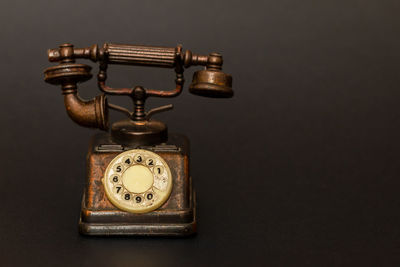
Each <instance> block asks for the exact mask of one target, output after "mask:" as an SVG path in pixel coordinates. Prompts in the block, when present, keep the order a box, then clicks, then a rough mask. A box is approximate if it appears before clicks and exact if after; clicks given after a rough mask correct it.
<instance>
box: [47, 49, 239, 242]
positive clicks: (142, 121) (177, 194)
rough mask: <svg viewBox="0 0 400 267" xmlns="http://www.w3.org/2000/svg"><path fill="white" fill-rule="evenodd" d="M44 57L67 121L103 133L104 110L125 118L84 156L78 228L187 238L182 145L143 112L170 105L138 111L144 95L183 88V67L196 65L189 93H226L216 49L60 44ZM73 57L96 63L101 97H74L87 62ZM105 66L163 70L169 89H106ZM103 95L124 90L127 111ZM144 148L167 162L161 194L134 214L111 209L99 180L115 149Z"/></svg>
mask: <svg viewBox="0 0 400 267" xmlns="http://www.w3.org/2000/svg"><path fill="white" fill-rule="evenodd" d="M48 59H49V61H50V62H58V63H59V65H57V66H53V67H50V68H47V69H46V70H45V72H44V74H45V81H46V82H48V83H50V84H54V85H61V89H62V93H63V95H64V103H65V108H66V110H67V113H68V115H69V116H70V118H71V119H72V120H73V121H75V122H76V123H78V124H79V125H82V126H85V127H93V128H99V129H102V130H108V111H109V109H113V110H116V111H119V112H122V113H124V114H125V115H126V116H127V117H128V119H126V120H121V121H118V122H115V123H114V124H112V126H111V134H108V133H104V134H101V135H96V136H95V137H94V138H93V139H92V142H91V144H90V146H89V152H88V155H87V172H88V173H87V181H86V188H85V192H84V196H83V200H82V212H81V219H80V222H79V225H80V232H81V233H83V234H89V235H172V236H176V235H178V236H179V235H180V236H182V235H188V234H192V233H194V232H196V216H195V215H196V209H195V206H196V200H195V196H194V191H193V189H192V185H191V176H190V173H189V160H190V156H189V142H188V140H187V139H186V138H185V137H184V136H182V135H176V134H170V135H168V128H167V126H166V125H165V124H164V123H162V122H160V121H157V120H153V119H152V118H151V117H152V116H153V115H154V114H156V113H159V112H163V111H166V110H170V109H172V105H166V106H162V107H157V108H154V109H152V110H149V111H146V110H145V102H146V100H147V98H148V97H175V96H178V95H179V94H180V93H181V92H182V90H183V85H184V78H183V72H184V70H185V69H186V68H189V67H191V66H204V67H205V68H204V69H203V70H200V71H197V72H195V74H194V76H193V81H192V83H191V85H190V88H189V91H190V92H191V93H193V94H196V95H201V96H207V97H232V96H233V91H232V77H231V76H230V75H229V74H226V73H224V72H222V65H223V59H222V56H221V55H220V54H218V53H211V54H209V55H199V54H195V53H192V52H191V51H190V50H186V51H183V50H182V47H181V46H180V45H178V46H176V47H157V46H143V45H122V44H112V43H106V44H104V45H103V46H101V47H99V46H98V45H92V46H90V47H85V48H75V47H74V46H73V45H72V44H62V45H61V46H60V47H59V48H58V49H50V50H48ZM77 59H90V60H91V61H93V62H98V63H99V72H98V74H97V85H98V87H99V89H100V91H101V94H100V95H98V96H96V97H95V98H94V99H92V100H83V99H81V98H80V97H79V95H78V86H77V84H78V83H81V82H85V81H87V80H89V79H90V78H91V77H92V74H91V73H90V71H91V67H90V66H88V65H85V64H78V63H76V62H75V61H76V60H77ZM109 64H123V65H135V66H149V67H162V68H171V69H174V71H175V88H173V89H172V90H165V91H164V90H154V89H149V88H144V87H141V86H136V87H133V88H112V87H109V86H108V85H106V80H107V68H108V65H109ZM106 95H124V96H128V97H130V98H131V99H132V102H133V110H132V111H131V110H129V109H126V108H124V107H121V106H118V105H115V104H112V103H109V102H108V101H107V97H106ZM130 149H145V150H150V151H153V152H155V153H157V154H158V155H159V156H161V157H162V158H163V159H164V160H165V162H166V163H167V164H168V166H169V168H170V170H171V177H172V179H173V189H172V192H171V195H170V197H169V199H168V200H167V201H166V202H165V203H164V204H163V205H162V206H161V207H159V208H158V209H156V210H154V211H151V212H148V213H141V214H134V213H129V212H127V211H122V210H119V209H118V208H117V207H115V206H114V205H113V204H112V203H111V202H110V201H109V200H108V198H107V197H106V195H105V191H104V187H103V186H102V182H101V179H102V178H103V176H104V172H105V170H106V168H107V166H108V164H109V163H110V162H111V160H112V159H113V158H114V157H116V156H117V155H118V154H120V153H122V152H123V151H126V150H130Z"/></svg>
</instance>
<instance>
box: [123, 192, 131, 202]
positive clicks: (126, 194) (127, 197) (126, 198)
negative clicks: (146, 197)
mask: <svg viewBox="0 0 400 267" xmlns="http://www.w3.org/2000/svg"><path fill="white" fill-rule="evenodd" d="M123 199H124V200H126V201H129V200H131V194H129V193H125V194H124V197H123Z"/></svg>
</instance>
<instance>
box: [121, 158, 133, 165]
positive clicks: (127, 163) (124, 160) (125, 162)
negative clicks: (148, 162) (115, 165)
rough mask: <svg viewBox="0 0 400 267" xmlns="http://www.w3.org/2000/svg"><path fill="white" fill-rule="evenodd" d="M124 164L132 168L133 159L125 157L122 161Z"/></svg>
mask: <svg viewBox="0 0 400 267" xmlns="http://www.w3.org/2000/svg"><path fill="white" fill-rule="evenodd" d="M122 162H123V163H124V164H125V165H126V166H130V165H131V164H132V163H133V160H132V158H131V157H129V156H128V157H124V158H123V159H122Z"/></svg>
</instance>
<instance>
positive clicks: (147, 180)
mask: <svg viewBox="0 0 400 267" xmlns="http://www.w3.org/2000/svg"><path fill="white" fill-rule="evenodd" d="M102 181H103V184H104V189H105V192H106V195H107V197H108V199H109V200H110V201H111V203H113V204H114V205H115V206H117V207H118V208H119V209H121V210H124V211H128V212H132V213H145V212H150V211H153V210H155V209H157V208H158V207H160V206H161V205H163V204H164V203H165V202H166V201H167V199H168V198H169V196H170V194H171V190H172V176H171V171H170V169H169V167H168V165H167V163H166V162H165V161H164V160H163V159H162V158H161V157H160V156H159V155H157V154H155V153H153V152H151V151H148V150H143V149H133V150H129V151H126V152H123V153H121V154H119V155H118V156H116V157H115V158H114V159H113V160H112V161H111V162H110V164H109V165H108V167H107V169H106V171H105V174H104V178H103V180H102Z"/></svg>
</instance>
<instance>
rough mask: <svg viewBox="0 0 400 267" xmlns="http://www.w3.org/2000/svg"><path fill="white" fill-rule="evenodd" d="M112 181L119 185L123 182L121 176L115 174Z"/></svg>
mask: <svg viewBox="0 0 400 267" xmlns="http://www.w3.org/2000/svg"><path fill="white" fill-rule="evenodd" d="M111 181H112V182H113V183H119V182H120V181H121V178H120V177H119V175H117V174H114V175H113V176H111Z"/></svg>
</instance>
